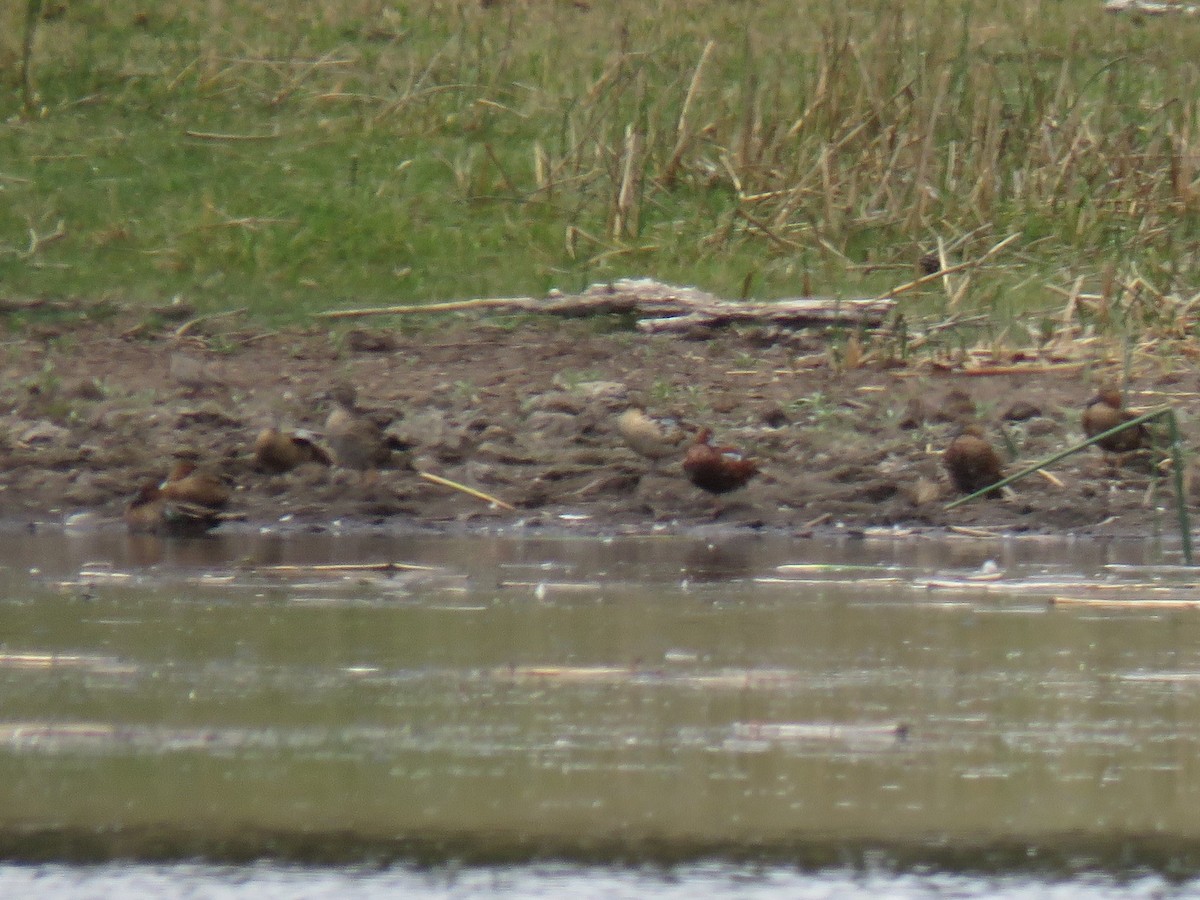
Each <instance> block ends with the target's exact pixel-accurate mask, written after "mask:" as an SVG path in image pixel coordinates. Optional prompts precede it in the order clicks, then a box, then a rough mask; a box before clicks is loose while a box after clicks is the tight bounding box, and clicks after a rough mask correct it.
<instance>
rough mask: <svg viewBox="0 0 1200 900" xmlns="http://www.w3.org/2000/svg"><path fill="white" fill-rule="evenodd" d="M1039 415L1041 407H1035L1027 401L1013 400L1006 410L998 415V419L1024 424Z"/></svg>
mask: <svg viewBox="0 0 1200 900" xmlns="http://www.w3.org/2000/svg"><path fill="white" fill-rule="evenodd" d="M1041 414H1042V410H1041V407H1039V406H1035V405H1034V404H1032V403H1030V402H1029V401H1028V400H1014V401H1013V402H1012V404H1010V405H1009V407H1008V409H1006V410H1005V411H1004V412H1002V413H1001V414H1000V418H1001V419H1003V420H1004V421H1006V422H1024V421H1025V420H1027V419H1033V418H1035V417H1037V416H1040V415H1041Z"/></svg>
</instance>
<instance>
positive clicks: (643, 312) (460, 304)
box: [317, 278, 896, 333]
mask: <svg viewBox="0 0 1200 900" xmlns="http://www.w3.org/2000/svg"><path fill="white" fill-rule="evenodd" d="M895 302H896V301H895V300H892V299H890V298H886V297H880V298H874V299H866V300H836V299H831V298H822V297H798V298H788V299H784V300H772V301H769V302H741V301H733V300H722V299H720V298H719V297H715V296H713V295H712V294H709V293H707V292H705V291H701V290H699V289H698V288H694V287H680V286H678V285H672V284H663V283H662V282H661V281H655V280H653V279H651V278H623V279H621V280H619V281H614V282H611V283H608V284H593V285H592V286H591V287H589V288H588V289H587V290H585V291H584V292H583V293H581V294H563V293H560V292H558V291H552V292H551V293H550V294H548V295H547V296H546V297H544V298H542V299H536V298H533V297H504V298H481V299H478V300H457V301H452V302H449V303H429V304H424V305H419V306H387V307H378V308H372V309H338V310H331V311H329V312H322V313H317V315H318V316H319V317H321V318H326V319H353V318H360V317H363V316H385V315H391V316H395V315H409V314H414V313H435V312H461V311H465V310H497V311H502V312H529V313H539V314H543V315H558V316H575V317H579V316H595V315H604V314H611V313H633V314H636V315H638V316H640V317H641V319H640V321H639V322H638V325H637V327H638V329H639V330H640V331H643V332H647V333H659V332H666V331H687V330H690V329H692V328H695V327H698V326H699V327H719V326H722V325H729V324H731V323H733V322H757V323H769V324H774V325H785V326H791V327H802V326H806V325H851V326H863V327H867V328H874V327H877V326H879V325H881V324H883V321H884V320H885V319H886V318H887V316H888V313H890V312H891V311H892V309H893V308H894V306H895Z"/></svg>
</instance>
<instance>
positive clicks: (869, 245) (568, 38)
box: [0, 0, 1200, 328]
mask: <svg viewBox="0 0 1200 900" xmlns="http://www.w3.org/2000/svg"><path fill="white" fill-rule="evenodd" d="M4 10H5V11H4V12H3V13H0V18H2V19H3V21H0V35H2V37H0V71H2V73H3V77H4V83H3V94H2V95H0V104H2V107H3V113H4V116H3V118H4V124H3V125H2V126H0V283H2V284H3V285H4V291H5V293H6V294H8V295H10V296H11V295H17V296H86V297H97V298H100V297H111V298H114V299H118V300H121V301H145V302H162V301H163V300H165V299H168V298H170V297H171V296H173V295H176V294H183V295H184V296H186V297H187V298H188V299H189V300H191V301H193V302H195V303H197V304H198V305H199V306H200V307H201V308H202V309H219V308H225V307H234V306H249V307H250V308H251V309H252V310H253V311H254V312H255V313H257V314H258V315H260V316H262V317H264V318H266V319H271V320H287V319H289V318H291V317H294V316H298V315H301V314H303V313H306V312H308V311H311V310H317V309H324V308H333V307H340V306H356V305H374V304H379V303H400V302H419V301H422V300H442V299H451V298H462V297H471V296H487V295H492V296H504V295H511V294H540V293H542V292H544V291H546V290H547V289H549V288H552V287H558V288H562V289H567V290H570V289H575V288H579V287H581V286H583V285H586V284H587V283H590V282H592V281H597V280H604V279H609V278H615V277H620V276H624V275H650V276H654V277H657V278H659V279H662V280H666V281H676V282H681V283H688V284H696V285H699V286H702V287H704V288H707V289H709V290H712V291H714V292H716V293H719V294H722V295H725V296H739V295H741V294H743V293H749V294H753V295H755V296H759V297H769V296H786V295H797V294H802V293H807V292H813V293H818V294H841V295H846V296H857V295H873V294H876V293H879V292H881V291H883V290H886V289H887V288H889V287H891V286H892V285H895V284H898V283H901V282H903V281H906V280H908V279H910V278H911V277H913V274H914V266H915V264H916V261H917V260H918V258H919V257H920V256H921V255H922V254H923V253H925V252H928V251H930V250H931V249H934V248H936V247H937V244H938V240H939V239H940V240H941V241H942V243H943V244H944V245H945V247H946V248H947V249H948V251H949V257H950V259H951V261H954V260H957V259H961V258H970V257H972V256H978V255H981V254H982V253H984V252H985V251H986V250H987V248H988V247H991V246H993V245H994V244H996V243H997V242H998V241H1000V240H1001V239H1002V238H1004V237H1005V236H1007V235H1009V234H1011V233H1014V232H1020V234H1021V237H1020V239H1019V240H1018V241H1017V242H1015V243H1014V244H1013V245H1012V248H1011V250H1006V251H1005V252H1004V253H1003V254H1002V255H1000V256H999V257H998V258H997V259H996V260H994V261H993V265H990V266H989V267H988V268H987V269H986V270H985V271H982V272H979V273H976V274H975V275H974V276H973V277H972V279H971V281H970V283H969V285H967V289H966V290H965V292H964V294H963V296H962V297H961V298H958V300H957V308H958V309H960V310H963V311H971V310H974V309H983V310H986V311H988V312H989V313H992V314H994V315H995V316H996V317H997V319H998V320H999V321H1007V322H1011V321H1013V320H1014V319H1015V318H1016V316H1017V315H1018V314H1021V313H1028V312H1033V313H1041V312H1046V313H1049V312H1051V311H1054V312H1055V313H1057V311H1059V310H1061V309H1062V307H1063V304H1064V302H1065V300H1064V297H1063V296H1062V295H1061V294H1058V293H1055V292H1054V290H1053V288H1055V287H1058V288H1063V289H1070V288H1071V287H1072V286H1073V285H1076V284H1078V285H1079V287H1080V289H1081V290H1083V291H1084V292H1085V293H1086V292H1089V291H1090V292H1092V293H1096V294H1099V295H1101V296H1102V300H1101V301H1100V302H1099V303H1095V304H1092V305H1091V306H1090V307H1088V310H1087V311H1086V314H1087V315H1093V316H1096V317H1100V318H1106V317H1107V318H1114V319H1120V320H1121V324H1127V323H1126V322H1125V320H1126V319H1130V320H1136V322H1137V323H1141V322H1143V321H1147V320H1149V321H1153V322H1156V323H1157V322H1158V321H1159V320H1161V319H1162V318H1164V317H1167V318H1171V319H1173V320H1174V324H1175V325H1176V326H1178V327H1182V328H1188V327H1190V325H1189V324H1188V323H1187V321H1186V317H1185V315H1184V312H1183V311H1182V310H1183V307H1184V303H1183V301H1186V300H1187V299H1188V298H1189V297H1190V296H1191V294H1192V293H1193V292H1194V284H1195V281H1196V278H1195V269H1196V266H1197V237H1198V236H1200V227H1198V226H1200V221H1198V218H1197V211H1198V208H1200V206H1198V196H1200V194H1198V192H1200V181H1198V179H1200V172H1198V171H1197V169H1200V155H1198V150H1197V147H1198V145H1200V122H1198V107H1200V100H1198V99H1197V98H1200V63H1197V60H1200V22H1192V21H1190V20H1184V19H1175V18H1160V19H1147V20H1139V19H1135V18H1131V17H1128V16H1110V15H1105V14H1104V13H1102V12H1101V9H1100V5H1099V3H1098V2H1095V0H1059V2H1044V3H1036V2H1024V0H998V2H988V3H984V2H968V3H960V2H951V0H920V2H912V3H904V4H897V3H885V2H876V3H869V4H841V3H834V2H832V0H802V2H800V3H796V2H784V0H764V2H761V3H736V2H728V0H726V2H707V0H694V2H678V3H673V4H670V6H669V12H660V11H659V5H657V4H645V3H632V2H625V0H616V2H612V3H600V2H595V0H593V2H592V3H591V6H590V8H589V7H588V5H587V4H585V3H583V2H579V3H571V2H563V0H527V2H519V0H499V2H496V3H494V4H491V5H488V6H486V7H485V6H482V5H481V4H480V3H479V2H441V3H438V2H427V3H395V2H391V3H388V2H374V0H361V2H350V3H334V2H332V0H329V2H295V0H274V2H270V3H267V2H259V0H209V2H205V3H200V2H184V0H174V2H172V0H164V2H161V3H144V2H136V3H135V2H128V0H105V2H99V0H72V2H70V3H69V4H67V5H66V6H65V7H64V6H61V5H58V4H56V3H55V2H53V0H47V2H46V8H45V10H44V11H43V15H42V17H41V18H40V20H39V21H38V23H37V27H36V31H35V34H34V42H33V54H32V66H31V75H32V78H31V84H32V88H33V94H32V95H31V96H30V97H29V99H30V101H31V102H30V104H29V107H28V108H25V104H24V102H23V101H24V99H25V98H23V94H22V86H21V80H20V64H21V57H22V35H23V31H24V20H25V14H26V9H25V4H9V5H8V6H6V7H5V8H4ZM1138 276H1140V278H1141V282H1140V284H1141V285H1142V287H1141V288H1139V290H1138V291H1133V292H1123V291H1122V290H1121V287H1122V285H1126V284H1128V283H1130V281H1131V280H1132V279H1134V278H1135V277H1138ZM1080 279H1082V280H1081V281H1080ZM960 284H961V282H960ZM1174 294H1177V295H1179V298H1180V301H1181V302H1179V303H1164V302H1163V300H1162V298H1163V297H1164V296H1167V295H1174ZM923 298H924V299H923V300H922V301H921V302H922V304H923V307H924V308H926V309H928V310H929V311H930V312H931V313H933V314H944V313H945V311H946V309H945V308H946V307H947V306H948V305H949V304H950V303H951V299H950V294H949V293H948V292H946V291H945V290H944V286H942V285H939V284H934V285H932V286H930V288H929V289H927V290H926V291H925V292H924V294H923Z"/></svg>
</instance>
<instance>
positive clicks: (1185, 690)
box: [0, 532, 1200, 896]
mask: <svg viewBox="0 0 1200 900" xmlns="http://www.w3.org/2000/svg"><path fill="white" fill-rule="evenodd" d="M387 561H391V562H405V563H413V564H420V565H424V566H429V567H430V568H428V569H419V570H413V571H391V572H381V571H370V570H353V571H346V570H328V569H326V570H321V569H313V568H307V567H308V566H311V565H313V564H335V563H377V562H387ZM1177 561H1178V560H1177V554H1175V553H1170V552H1166V551H1162V550H1160V549H1159V548H1157V547H1156V546H1153V545H1150V544H1137V545H1121V544H1094V543H1093V544H1086V545H1084V544H1070V543H1062V542H1059V543H1053V544H1052V543H1044V542H1032V541H1029V542H1021V541H1013V542H1001V541H990V540H967V539H960V540H954V541H951V542H942V543H937V542H932V541H928V542H914V541H911V540H909V541H891V540H886V539H882V538H875V539H868V540H854V539H847V540H844V541H830V542H815V541H791V540H785V539H782V538H755V537H739V538H737V539H729V538H724V539H721V540H719V541H718V542H716V543H715V545H714V542H713V541H712V540H711V539H710V540H705V539H701V538H644V537H643V538H627V539H613V540H609V541H596V540H571V539H565V538H564V539H531V538H513V537H495V538H490V537H471V538H432V537H420V538H416V537H411V538H395V537H386V536H380V535H369V534H359V535H354V536H329V535H309V536H304V535H293V536H288V537H287V538H281V537H280V536H278V535H255V534H248V535H237V536H226V537H224V538H218V539H213V540H203V541H193V542H175V543H167V544H163V543H157V542H145V541H133V540H131V539H130V538H128V537H126V536H125V535H123V534H119V533H109V532H95V533H88V534H82V535H63V534H49V535H26V534H24V533H13V532H9V533H5V534H4V535H3V542H2V547H0V562H3V564H4V568H2V569H0V855H3V856H6V857H8V858H10V859H19V860H38V859H46V860H69V861H80V860H88V859H97V860H99V859H109V858H113V857H118V858H139V859H181V858H190V857H196V856H199V857H204V858H208V859H213V860H217V861H237V860H241V859H248V858H253V857H256V856H261V855H267V856H271V857H275V858H280V859H283V860H293V861H303V862H313V861H318V862H339V863H352V862H361V861H364V860H376V861H378V860H381V859H384V860H389V859H399V860H409V861H417V862H425V863H435V864H440V863H444V862H445V861H447V860H449V859H458V860H466V861H473V862H490V863H521V862H528V861H530V860H535V859H544V858H555V859H562V860H569V861H574V862H576V863H588V862H597V861H599V862H610V863H611V862H628V861H638V862H653V863H656V864H657V863H680V862H685V861H694V860H699V859H716V860H724V861H726V862H728V863H730V864H733V863H744V862H745V861H751V860H752V861H756V862H760V863H761V862H766V863H771V864H785V865H788V866H791V865H796V864H799V865H803V866H817V867H826V866H846V865H851V866H861V865H868V864H872V863H873V862H874V863H883V864H886V865H888V866H893V867H895V866H898V867H900V868H901V869H910V868H911V867H912V866H914V865H922V866H933V867H935V868H944V869H947V868H948V869H950V870H964V869H965V870H967V871H978V872H991V871H1005V870H1020V871H1029V870H1031V869H1032V870H1035V871H1039V872H1049V873H1054V874H1064V873H1070V872H1078V871H1087V870H1100V871H1105V872H1109V873H1122V872H1135V871H1138V870H1140V869H1143V868H1144V869H1149V870H1153V871H1156V872H1159V873H1162V874H1165V875H1190V874H1191V873H1194V872H1197V871H1200V817H1197V815H1196V812H1195V811H1196V809H1197V808H1200V777H1198V775H1200V772H1198V768H1200V608H1197V607H1196V606H1195V605H1192V603H1191V601H1193V600H1196V601H1200V595H1198V594H1197V592H1196V590H1195V578H1194V576H1193V575H1192V573H1191V572H1189V571H1187V570H1183V569H1180V568H1177V567H1175V566H1174V565H1173V563H1176V562H1177ZM251 562H253V565H249V563H251ZM239 563H240V564H241V566H240V567H238V566H239ZM286 566H300V567H302V568H298V569H286V568H284V569H281V568H268V567H286ZM1052 597H1057V598H1060V599H1062V600H1063V602H1060V603H1057V604H1055V605H1051V604H1049V602H1048V601H1049V600H1050V598H1052ZM1128 600H1138V601H1143V605H1141V606H1129V605H1112V603H1113V601H1122V602H1123V601H1128ZM1068 601H1070V602H1068ZM22 871H27V870H22ZM2 883H4V876H3V874H0V884H2ZM711 886H712V885H710V887H711ZM575 893H576V895H579V894H578V893H577V892H575ZM914 896H916V895H915V894H914ZM1097 896H1099V895H1097Z"/></svg>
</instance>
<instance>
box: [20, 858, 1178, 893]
mask: <svg viewBox="0 0 1200 900" xmlns="http://www.w3.org/2000/svg"><path fill="white" fill-rule="evenodd" d="M0 891H2V892H3V893H4V894H5V896H13V897H18V896H24V897H34V896H49V897H56V898H83V897H88V898H92V897H123V898H142V897H154V898H158V900H162V898H173V897H189V898H193V897H198V896H204V897H225V898H230V900H236V898H243V897H246V898H254V900H272V898H276V897H279V898H287V900H300V898H312V900H323V898H343V897H355V898H357V900H372V898H376V897H379V898H383V897H412V898H420V900H438V898H450V897H453V898H456V900H467V898H476V897H486V898H493V900H502V898H520V900H525V898H529V897H555V898H564V900H589V898H597V900H641V898H644V897H648V896H653V897H655V898H658V900H675V898H678V900H694V898H696V897H704V898H706V900H725V898H728V900H760V898H761V900H777V898H779V897H787V898H789V900H828V898H837V900H875V898H879V897H887V898H889V900H927V898H931V897H932V898H938V897H942V898H954V900H973V898H981V900H984V898H986V900H1035V898H1036V900H1078V898H1080V897H1084V898H1087V900H1108V898H1113V900H1139V898H1146V900H1171V898H1176V897H1180V898H1182V897H1194V896H1196V894H1197V891H1200V882H1195V881H1191V882H1181V883H1172V882H1169V881H1167V880H1165V879H1164V878H1162V877H1161V876H1157V875H1145V874H1143V875H1139V876H1135V877H1131V878H1124V879H1118V878H1113V877H1111V876H1101V875H1085V876H1079V877H1076V878H1072V879H1069V880H1047V879H1044V878H1031V877H1028V876H1019V875H1002V876H993V877H980V876H975V875H961V874H955V873H946V872H932V873H930V872H925V873H889V872H865V873H864V872H854V871H847V870H845V869H830V870H825V871H822V872H801V871H797V870H795V869H787V868H763V867H754V868H748V867H737V866H730V865H724V864H700V865H687V866H676V867H674V868H672V869H670V870H669V871H664V870H660V869H654V868H630V869H615V868H607V867H590V868H581V867H577V866H565V865H546V864H543V865H528V866H520V867H512V868H505V869H496V868H450V869H433V870H415V869H408V868H389V869H385V870H383V871H379V870H376V869H353V868H351V869H311V868H303V869H301V868H288V867H281V866H277V865H264V864H258V865H253V866H246V867H242V866H236V867H235V866H211V865H208V866H206V865H196V864H179V865H173V866H149V865H140V866H133V865H110V866H98V867H86V868H80V867H67V866H36V867H33V866H21V867H17V866H3V865H0Z"/></svg>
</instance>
